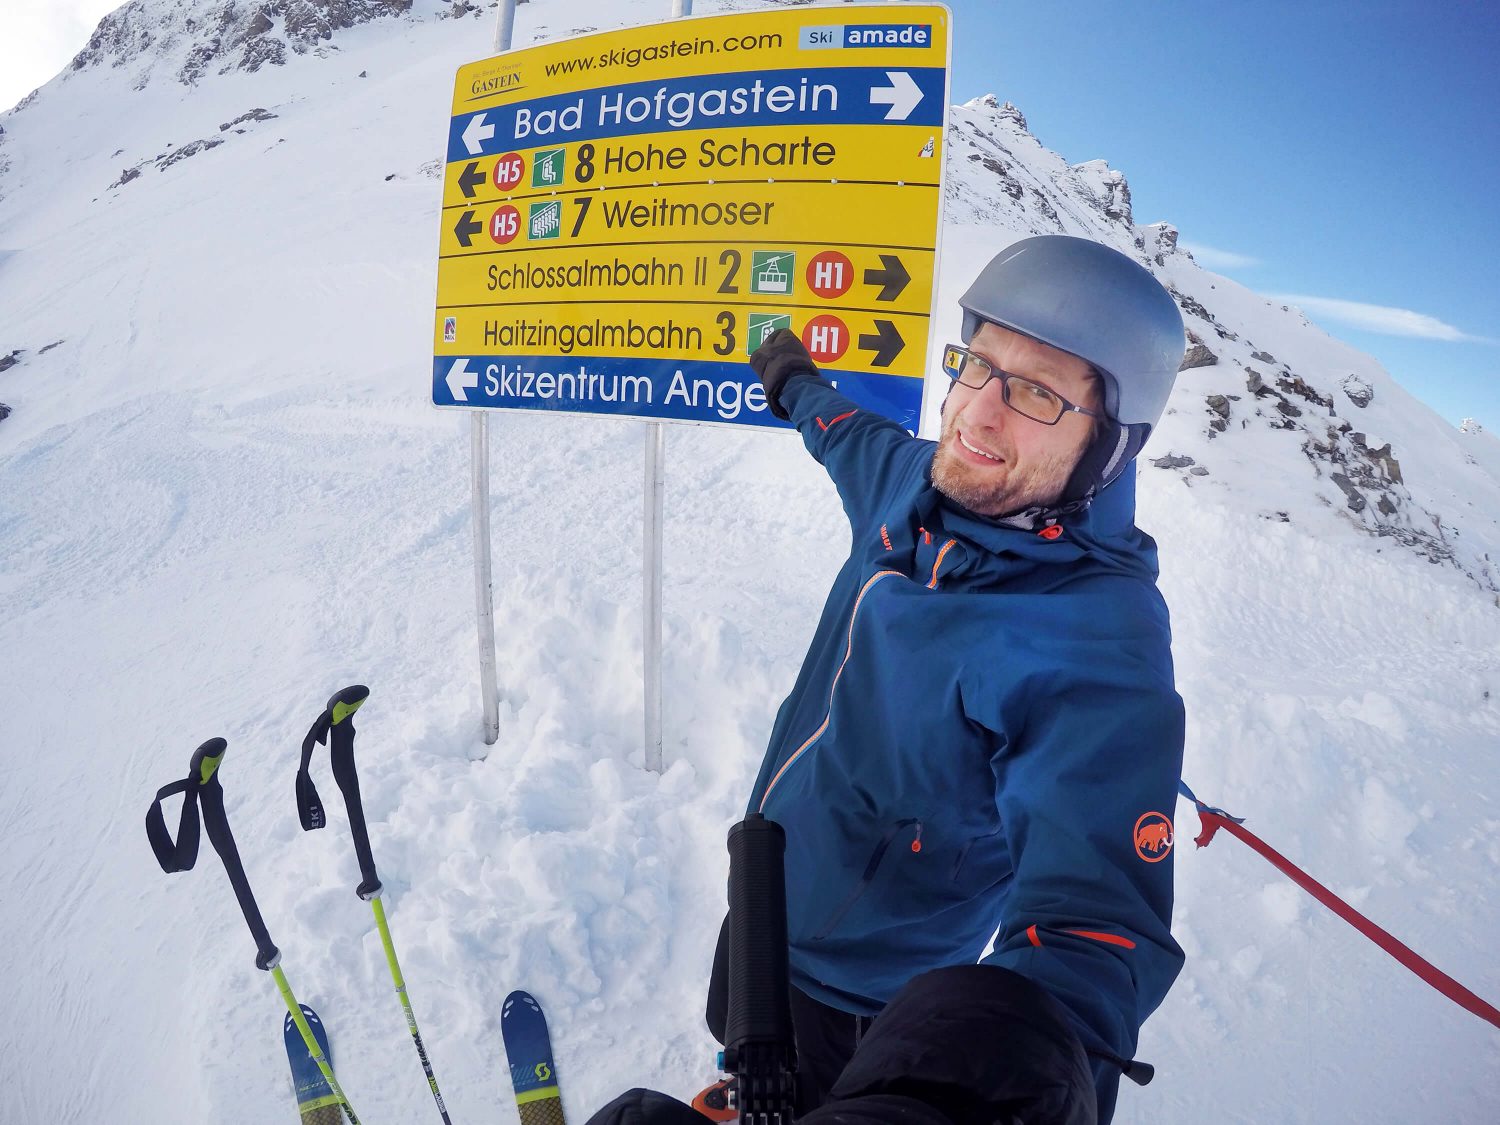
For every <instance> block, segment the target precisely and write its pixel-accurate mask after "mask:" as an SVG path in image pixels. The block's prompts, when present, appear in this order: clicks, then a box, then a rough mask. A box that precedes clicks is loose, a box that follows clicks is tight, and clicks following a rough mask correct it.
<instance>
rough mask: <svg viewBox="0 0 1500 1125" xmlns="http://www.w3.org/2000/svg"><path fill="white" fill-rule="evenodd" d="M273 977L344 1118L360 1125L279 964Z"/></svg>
mask: <svg viewBox="0 0 1500 1125" xmlns="http://www.w3.org/2000/svg"><path fill="white" fill-rule="evenodd" d="M271 976H272V977H274V978H275V980H276V987H277V988H278V989H279V990H280V992H281V999H282V1000H284V1001H285V1002H286V1010H287V1011H288V1012H290V1013H291V1014H292V1022H293V1023H295V1024H296V1025H297V1030H298V1031H299V1032H300V1033H301V1034H302V1042H303V1043H305V1044H306V1045H307V1053H308V1054H309V1055H310V1056H311V1057H312V1061H313V1062H314V1063H316V1064H317V1067H318V1070H319V1072H320V1073H321V1074H322V1075H323V1080H324V1081H325V1082H327V1083H328V1089H329V1090H331V1091H332V1092H333V1096H334V1097H336V1098H338V1100H339V1104H340V1105H341V1106H343V1107H344V1116H346V1117H347V1118H349V1125H359V1117H358V1116H357V1115H356V1114H355V1112H354V1107H353V1106H352V1105H350V1104H349V1099H348V1098H347V1097H346V1096H345V1094H344V1090H343V1087H341V1086H340V1085H339V1080H338V1079H337V1078H335V1077H334V1076H333V1067H332V1066H331V1065H329V1062H328V1059H327V1058H326V1057H325V1056H324V1055H323V1050H322V1048H321V1047H319V1046H318V1039H317V1036H315V1035H314V1034H313V1032H312V1028H311V1027H309V1026H308V1024H307V1017H306V1016H304V1015H303V1014H302V1005H301V1004H299V1003H297V998H296V997H295V996H293V995H292V986H291V985H290V984H288V983H287V980H286V974H285V973H283V972H282V971H281V966H280V965H279V964H276V965H272V966H271Z"/></svg>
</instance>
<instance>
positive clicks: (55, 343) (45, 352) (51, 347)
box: [36, 340, 62, 355]
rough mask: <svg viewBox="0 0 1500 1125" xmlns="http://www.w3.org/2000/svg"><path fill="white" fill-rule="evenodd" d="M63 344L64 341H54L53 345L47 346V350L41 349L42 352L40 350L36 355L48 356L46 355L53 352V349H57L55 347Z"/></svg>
mask: <svg viewBox="0 0 1500 1125" xmlns="http://www.w3.org/2000/svg"><path fill="white" fill-rule="evenodd" d="M61 343H62V341H61V340H53V341H52V343H50V344H48V345H47V346H46V347H45V348H42V349H41V350H40V351H38V352H37V353H36V354H37V355H46V354H47V353H48V352H50V351H51V350H52V349H53V348H55V347H57V345H58V344H61Z"/></svg>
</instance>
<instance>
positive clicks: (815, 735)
mask: <svg viewBox="0 0 1500 1125" xmlns="http://www.w3.org/2000/svg"><path fill="white" fill-rule="evenodd" d="M891 575H895V576H896V577H898V578H899V577H901V572H900V571H899V570H881V571H877V572H876V573H875V574H872V575H870V578H869V580H868V581H866V582H865V584H864V586H863V587H861V589H860V591H859V597H857V598H855V599H854V609H853V610H851V611H850V613H849V640H848V644H847V645H846V646H845V648H844V659H843V660H841V661H840V662H839V670H838V671H837V672H835V673H834V675H833V683H832V684H831V685H829V688H828V714H826V715H824V716H823V721H822V722H821V723H819V724H818V729H817V730H815V731H813V732H812V734H810V735H809V736H808V738H807V741H806V742H804V743H803V744H802V745H801V746H799V747H797V749H796V751H795V752H794V753H793V754H792V756H791V757H790V758H788V759H787V760H786V761H785V762H784V763H782V766H781V768H780V769H779V770H777V771H776V776H775V777H773V778H771V780H770V783H769V784H767V786H766V791H765V793H763V794H762V795H761V798H760V807H759V808H758V809H757V811H758V812H764V811H765V809H766V802H767V801H769V800H770V799H771V790H773V789H775V788H776V784H777V782H779V781H780V780H781V779H782V777H783V776H784V775H785V774H786V771H787V770H789V769H791V768H792V764H793V763H794V762H796V761H797V759H798V758H800V757H802V755H803V753H805V752H806V750H807V749H808V747H810V746H811V745H812V744H813V743H814V742H816V741H818V739H820V738H822V737H823V732H824V731H826V730H827V729H828V723H829V721H830V720H831V719H832V718H833V693H834V692H835V691H836V690H838V686H839V678H840V677H841V676H842V675H843V674H844V668H845V666H846V665H848V663H849V657H850V655H851V654H852V653H853V652H854V621H855V618H857V617H858V616H859V607H860V605H861V604H862V603H863V602H864V600H865V595H866V594H868V593H869V592H870V587H872V586H874V585H875V583H877V582H879V581H880V580H881V579H882V578H889V577H891Z"/></svg>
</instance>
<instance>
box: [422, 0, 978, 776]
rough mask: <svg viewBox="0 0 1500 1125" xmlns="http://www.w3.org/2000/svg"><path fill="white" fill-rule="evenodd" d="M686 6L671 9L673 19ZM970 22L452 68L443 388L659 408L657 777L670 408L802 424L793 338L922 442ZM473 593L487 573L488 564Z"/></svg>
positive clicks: (609, 48) (941, 11)
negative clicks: (947, 166) (954, 126)
mask: <svg viewBox="0 0 1500 1125" xmlns="http://www.w3.org/2000/svg"><path fill="white" fill-rule="evenodd" d="M690 11H691V5H690V3H688V2H687V0H674V4H673V14H674V15H676V14H679V13H680V14H682V15H684V16H685V15H687V14H688V13H689V12H690ZM511 14H512V13H510V12H509V11H507V10H506V9H502V11H501V17H500V26H501V27H502V28H508V25H509V19H510V17H511ZM951 22H952V20H951V16H950V14H949V12H948V9H947V8H945V7H943V6H942V5H940V4H931V3H909V4H908V3H899V4H895V3H878V4H872V3H864V4H839V5H834V6H831V7H827V6H825V7H801V6H798V7H795V8H775V9H768V10H761V11H754V12H734V13H725V14H720V15H713V16H700V17H693V18H688V19H681V20H677V21H674V22H664V23H661V24H656V25H654V26H646V27H638V28H625V29H621V30H618V31H611V32H608V33H604V34H593V35H585V36H579V37H577V38H574V39H569V40H562V41H556V42H551V43H545V44H541V45H538V46H535V47H529V48H526V49H524V50H519V51H514V50H513V51H509V52H508V53H506V54H504V55H502V56H500V57H494V58H488V59H483V60H480V61H478V62H474V63H471V64H467V65H465V66H463V67H461V68H460V69H459V71H458V73H457V75H456V78H455V84H454V95H453V101H452V111H451V116H450V122H449V131H448V143H447V155H446V170H445V174H444V188H443V211H442V222H441V226H440V230H439V239H440V241H439V255H438V257H439V261H438V287H437V307H436V310H435V322H434V345H433V366H432V402H433V404H434V405H435V406H438V407H446V408H456V409H464V410H471V411H475V412H478V413H479V414H480V415H481V416H482V415H483V413H484V412H486V411H488V410H497V409H498V410H518V411H531V412H538V413H556V412H559V411H561V412H565V413H572V414H591V415H596V416H605V417H616V418H620V417H628V418H635V419H639V420H641V421H643V422H645V423H646V424H647V425H646V449H645V454H646V457H645V468H646V477H647V486H646V493H647V496H646V519H645V525H646V526H645V542H644V544H643V571H644V575H643V580H644V582H645V584H646V588H645V591H644V595H645V603H646V605H645V608H646V614H645V622H644V633H645V636H644V644H643V653H644V656H645V664H646V667H645V679H646V700H645V712H646V724H647V727H646V748H645V757H646V761H647V765H648V767H649V768H653V769H659V768H660V757H661V752H660V747H661V733H660V716H661V696H660V691H661V684H660V667H659V665H660V652H661V620H660V610H661V586H660V568H661V555H662V548H661V538H662V522H663V521H662V511H661V499H660V498H661V496H662V475H663V473H662V457H663V453H664V435H663V433H662V432H661V430H660V426H659V423H660V422H661V421H676V422H687V423H694V424H710V425H730V426H735V427H739V428H743V427H746V426H749V427H755V428H762V429H773V430H777V429H779V430H782V431H784V432H790V427H789V426H787V425H786V424H785V423H782V422H780V421H778V420H776V419H775V418H774V417H772V415H771V414H770V411H769V409H768V407H767V404H766V401H765V395H764V391H763V389H762V388H761V386H760V382H759V380H758V379H757V378H756V377H755V375H754V373H753V372H752V371H751V370H750V368H749V364H748V362H747V361H748V359H749V356H750V355H751V353H752V352H754V351H755V349H756V348H757V347H758V346H759V345H760V344H761V343H762V342H763V341H764V340H765V339H766V338H767V337H768V336H769V335H770V334H771V333H773V332H775V331H776V330H778V329H781V328H786V329H790V330H791V331H793V332H795V333H797V335H798V336H799V338H800V339H801V340H802V343H803V345H804V346H805V347H806V348H807V350H808V352H809V353H810V354H811V356H812V358H813V360H814V361H815V362H816V363H817V364H818V365H819V367H820V368H821V369H822V371H823V372H824V374H825V376H826V377H827V378H828V379H829V380H830V381H831V382H832V383H833V384H834V385H835V386H836V387H837V388H838V389H839V390H840V392H841V393H843V394H844V395H845V396H846V397H848V398H850V399H851V400H853V401H854V402H855V403H856V404H857V405H858V406H859V407H860V408H862V409H867V410H871V411H874V412H877V413H880V414H883V415H885V416H887V417H890V418H893V419H895V420H896V421H897V422H899V423H900V424H901V425H903V426H905V427H906V428H907V429H908V430H910V431H913V432H914V431H915V430H916V428H917V425H918V423H919V420H920V418H921V416H922V397H923V391H924V387H925V379H924V376H925V373H926V372H925V369H926V358H927V351H928V334H929V330H930V320H931V314H932V289H933V279H934V277H935V276H936V272H937V246H938V241H937V240H938V233H939V229H940V228H939V224H940V214H939V213H940V209H941V204H942V197H943V158H944V127H945V125H946V122H947V109H948V59H949V51H950V42H951ZM497 39H498V36H497ZM498 46H500V43H499V42H497V47H498ZM476 432H478V431H476ZM476 440H477V439H476ZM478 456H479V450H478V447H477V446H476V457H478ZM476 503H478V502H477V501H476ZM479 522H480V521H479V518H478V513H477V512H476V528H477V527H478V524H479ZM484 551H485V557H486V559H487V552H488V545H487V544H486V545H485V547H484ZM478 557H479V556H478V554H477V553H476V558H478ZM476 584H477V585H478V586H481V587H482V588H483V589H485V590H487V589H488V586H489V579H488V574H487V572H486V574H485V575H484V576H483V578H482V579H479V578H477V579H476ZM481 614H483V608H482V609H481ZM481 631H482V633H483V631H484V627H483V626H481ZM489 635H490V637H491V638H492V637H493V625H490V626H489ZM489 644H490V646H491V647H492V646H493V640H490V641H489ZM481 647H482V648H483V647H484V640H483V639H482V641H481ZM490 694H493V693H490ZM496 727H498V721H497V722H496Z"/></svg>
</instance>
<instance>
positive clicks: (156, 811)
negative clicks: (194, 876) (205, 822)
mask: <svg viewBox="0 0 1500 1125" xmlns="http://www.w3.org/2000/svg"><path fill="white" fill-rule="evenodd" d="M175 793H181V794H182V815H181V816H180V817H179V818H178V821H177V838H176V839H175V840H174V839H173V838H172V836H171V834H170V833H169V832H168V831H167V819H166V816H165V815H164V814H163V813H162V810H161V804H162V802H163V801H165V800H166V799H167V798H168V797H170V796H172V795H173V794H175ZM146 839H147V840H149V841H150V842H151V850H152V851H153V852H155V853H156V862H157V863H159V864H161V869H162V870H163V871H165V872H166V873H167V874H168V875H172V874H175V873H176V872H178V871H191V870H192V869H193V864H195V863H197V862H198V782H197V779H196V778H192V777H187V778H184V779H183V780H181V781H174V782H172V784H171V785H163V786H162V787H161V788H160V789H158V790H157V791H156V800H155V801H153V802H152V803H151V808H150V809H148V810H147V811H146Z"/></svg>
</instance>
